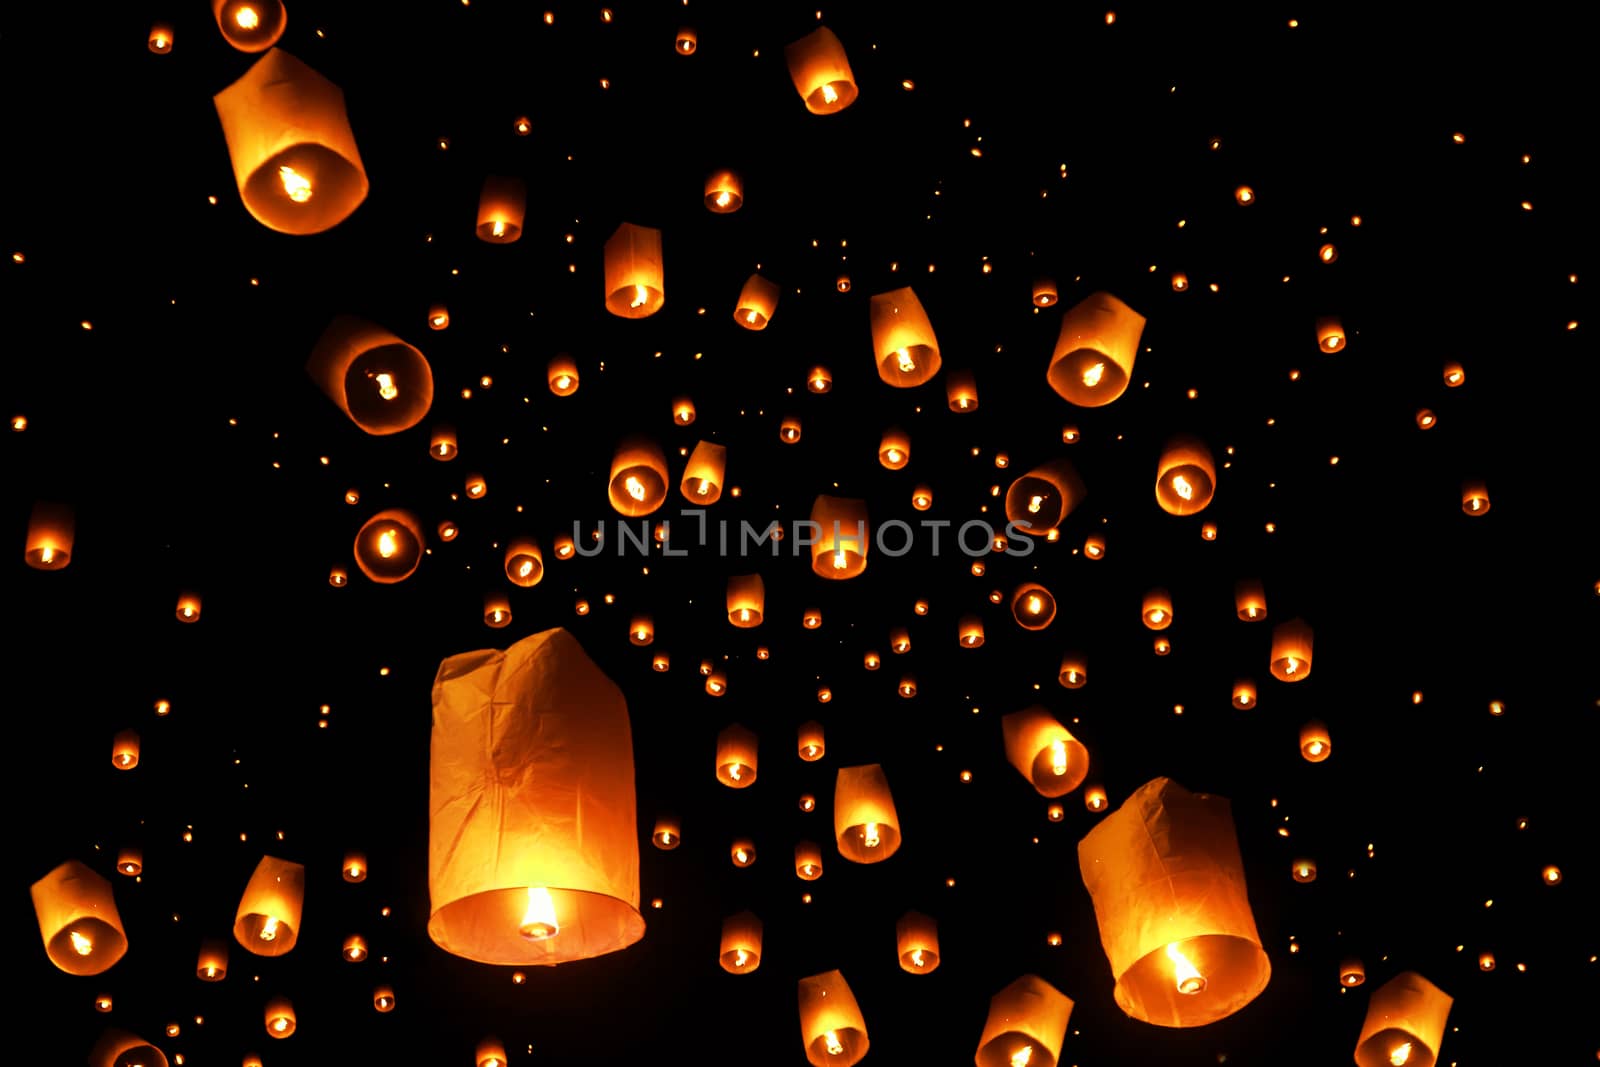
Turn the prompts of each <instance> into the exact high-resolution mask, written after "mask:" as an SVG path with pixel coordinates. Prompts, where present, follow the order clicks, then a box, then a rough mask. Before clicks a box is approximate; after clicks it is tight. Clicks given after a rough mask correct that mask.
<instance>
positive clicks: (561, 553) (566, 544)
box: [552, 534, 577, 559]
mask: <svg viewBox="0 0 1600 1067" xmlns="http://www.w3.org/2000/svg"><path fill="white" fill-rule="evenodd" d="M552 543H553V544H554V545H555V551H556V559H571V558H572V556H573V553H574V552H575V551H576V550H577V546H576V545H574V544H573V541H572V538H571V537H570V536H568V535H567V534H557V535H556V538H555V540H554V542H552Z"/></svg>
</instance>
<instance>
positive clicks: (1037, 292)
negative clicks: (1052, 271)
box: [1033, 278, 1061, 308]
mask: <svg viewBox="0 0 1600 1067" xmlns="http://www.w3.org/2000/svg"><path fill="white" fill-rule="evenodd" d="M1060 299H1061V293H1060V290H1058V289H1057V288H1056V282H1055V279H1054V278H1035V279H1034V281H1033V306H1034V307H1036V308H1047V307H1051V306H1052V305H1054V304H1055V303H1057V302H1058V301H1059V300H1060Z"/></svg>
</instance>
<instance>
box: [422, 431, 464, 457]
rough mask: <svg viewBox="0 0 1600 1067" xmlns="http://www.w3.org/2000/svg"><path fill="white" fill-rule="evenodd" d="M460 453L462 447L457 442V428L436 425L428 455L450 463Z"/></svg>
mask: <svg viewBox="0 0 1600 1067" xmlns="http://www.w3.org/2000/svg"><path fill="white" fill-rule="evenodd" d="M460 454H461V449H460V448H459V447H458V446H457V444H456V428H455V427H454V426H435V427H434V428H433V433H432V435H431V440H430V441H429V442H428V455H430V456H432V457H433V458H434V459H436V460H439V461H440V462H441V463H448V462H450V461H451V460H452V459H455V458H456V456H458V455H460Z"/></svg>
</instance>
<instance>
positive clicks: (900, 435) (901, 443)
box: [878, 426, 911, 471]
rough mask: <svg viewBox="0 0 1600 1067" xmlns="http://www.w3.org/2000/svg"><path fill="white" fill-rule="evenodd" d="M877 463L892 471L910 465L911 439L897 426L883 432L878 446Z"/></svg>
mask: <svg viewBox="0 0 1600 1067" xmlns="http://www.w3.org/2000/svg"><path fill="white" fill-rule="evenodd" d="M878 462H879V463H881V464H883V466H884V467H885V468H887V469H888V470H892V471H897V470H900V469H901V468H902V467H904V466H905V465H906V464H907V463H910V462H911V437H910V436H909V435H908V434H907V433H906V432H905V431H904V430H902V429H900V428H899V427H897V426H892V427H890V428H889V429H887V430H885V431H883V439H882V440H881V441H880V442H879V444H878Z"/></svg>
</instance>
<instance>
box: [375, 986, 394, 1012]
mask: <svg viewBox="0 0 1600 1067" xmlns="http://www.w3.org/2000/svg"><path fill="white" fill-rule="evenodd" d="M372 1009H373V1010H374V1011H378V1012H385V1013H387V1012H391V1011H394V990H393V989H391V988H390V987H388V986H386V985H381V986H379V987H378V988H376V989H374V990H373V991H372Z"/></svg>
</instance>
